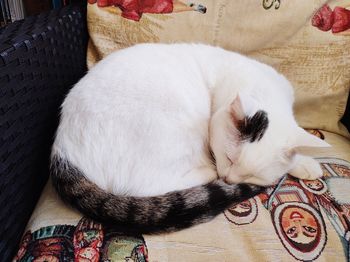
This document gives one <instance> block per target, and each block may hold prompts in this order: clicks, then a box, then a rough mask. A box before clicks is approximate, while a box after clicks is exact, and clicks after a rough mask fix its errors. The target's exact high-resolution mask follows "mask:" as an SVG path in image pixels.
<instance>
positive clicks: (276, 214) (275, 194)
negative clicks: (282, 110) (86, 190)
mask: <svg viewBox="0 0 350 262" xmlns="http://www.w3.org/2000/svg"><path fill="white" fill-rule="evenodd" d="M314 133H316V134H319V136H324V137H325V139H326V141H327V142H329V143H330V144H332V145H333V147H332V148H330V149H327V151H324V152H322V153H318V154H316V155H315V156H317V157H319V161H320V162H321V163H323V164H322V166H323V169H324V175H325V177H324V178H323V179H322V180H317V181H314V182H311V181H306V180H302V181H299V180H297V179H292V178H287V179H286V180H284V181H283V182H281V183H280V185H279V187H278V189H277V190H273V189H272V188H270V189H268V190H267V191H266V193H265V194H261V195H259V196H256V197H255V198H253V199H250V200H249V201H246V202H243V203H242V204H241V205H238V206H234V207H232V208H230V209H229V210H226V211H225V212H224V213H223V214H221V215H219V216H218V217H216V218H215V219H214V220H212V221H210V222H208V223H204V224H201V225H198V226H195V227H192V228H189V229H185V230H182V231H179V232H175V233H170V234H163V235H155V236H148V235H145V236H143V237H142V236H133V237H132V238H130V237H128V236H123V235H120V234H118V233H117V232H112V231H110V230H108V229H107V228H106V227H104V225H101V224H99V223H96V222H93V221H91V220H88V219H86V218H82V216H81V214H79V213H78V212H77V211H74V210H72V209H71V208H69V207H67V206H66V205H64V204H63V203H62V202H61V200H60V199H59V198H58V196H57V195H56V193H55V192H54V191H53V189H52V186H51V184H50V183H49V184H48V185H47V186H46V188H45V190H44V192H43V194H42V196H41V199H40V201H39V202H38V205H37V207H36V209H35V211H34V213H33V215H32V218H31V219H30V221H29V223H28V226H27V230H26V231H27V234H26V237H25V238H24V242H23V243H22V246H21V249H20V250H19V256H18V258H22V259H24V258H26V257H28V256H30V255H32V256H33V257H35V258H38V257H40V256H46V255H47V254H51V255H52V256H57V257H58V256H59V255H62V254H70V255H71V256H73V254H74V256H76V257H77V256H80V257H84V256H89V255H91V256H92V255H93V256H94V258H95V259H97V258H99V259H102V258H103V259H107V258H110V259H111V258H113V259H114V260H112V261H124V260H125V259H126V258H131V257H133V258H135V257H137V256H138V257H139V260H136V259H135V260H134V261H145V260H142V259H146V257H147V256H148V259H149V261H237V260H240V261H295V258H296V259H299V260H304V261H310V260H314V259H315V258H317V261H345V256H346V254H347V252H348V251H349V250H348V248H349V237H350V235H349V234H350V233H349V231H350V228H349V227H350V225H349V224H347V222H346V221H350V195H349V193H348V192H349V191H348V189H349V187H350V141H349V140H348V139H347V138H345V137H342V136H339V135H336V134H332V133H329V132H324V131H321V133H320V132H319V131H318V132H314ZM329 156H332V157H329ZM135 215H137V214H135ZM293 225H294V226H295V229H293ZM293 230H294V231H293ZM298 230H299V231H298ZM302 230H304V231H302ZM288 231H290V232H289V235H287V234H284V233H283V232H288ZM295 231H298V232H299V234H298V235H297V236H295V234H294V235H293V233H294V232H295ZM302 233H306V235H304V234H302ZM288 236H289V237H288ZM64 237H65V238H64ZM62 239H65V240H64V241H63V240H62ZM289 240H291V241H289ZM292 240H294V242H293V241H292ZM53 242H55V243H56V245H55V247H56V249H55V250H56V251H52V250H51V249H50V245H49V244H48V243H53ZM112 242H113V243H116V244H115V245H114V246H113V245H111V243H112ZM57 243H58V244H57ZM39 244H40V245H39ZM57 246H58V247H59V248H58V247H57ZM51 247H52V245H51ZM48 250H49V251H48ZM50 250H51V251H50ZM50 252H51V253H50ZM64 252H66V253H64ZM62 256H63V255H62ZM92 261H94V260H92ZM96 261H97V260H96ZM128 261H129V260H128ZM131 261H133V260H131Z"/></svg>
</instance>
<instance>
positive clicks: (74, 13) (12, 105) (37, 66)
mask: <svg viewBox="0 0 350 262" xmlns="http://www.w3.org/2000/svg"><path fill="white" fill-rule="evenodd" d="M87 38H88V37H87V29H86V9H85V6H68V7H66V8H63V9H61V10H55V11H51V12H48V13H44V14H41V15H39V16H34V17H28V18H26V19H25V20H22V21H19V22H16V23H13V24H10V25H8V26H7V27H5V28H3V29H1V30H0V260H1V261H9V260H11V259H12V257H13V256H14V254H15V252H16V250H17V248H18V243H19V241H20V238H21V236H22V233H23V230H24V228H25V226H26V223H27V221H28V219H29V217H30V215H31V213H32V211H33V208H34V206H35V204H36V202H37V200H38V197H39V195H40V193H41V191H42V188H43V186H44V184H45V183H46V181H47V178H48V158H49V154H50V147H51V144H52V141H53V136H54V132H55V129H56V127H57V123H58V112H59V106H60V104H61V102H62V100H63V98H64V96H65V94H66V93H67V91H68V90H69V88H71V87H72V85H73V84H74V83H76V82H77V81H78V80H79V79H80V78H81V77H82V76H83V75H84V74H85V72H86V47H87Z"/></svg>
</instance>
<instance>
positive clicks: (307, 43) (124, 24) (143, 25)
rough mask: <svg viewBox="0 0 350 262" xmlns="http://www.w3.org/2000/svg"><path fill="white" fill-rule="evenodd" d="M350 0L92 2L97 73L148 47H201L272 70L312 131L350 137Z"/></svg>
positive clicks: (91, 51) (91, 50)
mask: <svg viewBox="0 0 350 262" xmlns="http://www.w3.org/2000/svg"><path fill="white" fill-rule="evenodd" d="M349 21H350V1H339V0H336V1H300V0H288V1H280V0H260V1H256V0H254V1H253V0H236V1H226V0H193V1H187V0H176V1H175V0H147V1H136V0H127V1H126V0H118V1H117V0H110V1H106V0H90V1H89V4H88V29H89V34H90V42H89V46H88V54H87V62H88V65H89V67H91V66H93V65H94V64H95V63H96V62H97V61H99V60H100V59H102V58H103V57H105V56H106V55H108V54H110V53H111V52H113V51H114V50H118V49H122V48H125V47H128V46H132V45H134V44H137V43H144V42H162V43H173V42H196V43H198V42H201V43H207V44H211V45H217V46H221V47H223V48H226V49H228V50H232V51H238V52H241V53H244V54H246V55H248V56H251V57H253V58H255V59H257V60H260V61H262V62H265V63H267V64H269V65H272V66H273V67H274V68H276V69H277V70H278V71H279V72H281V73H283V74H284V75H285V76H286V77H287V78H288V79H289V80H290V81H291V82H292V84H293V86H294V87H295V91H296V103H295V113H296V118H297V120H298V122H299V124H300V125H301V126H303V127H304V128H319V129H323V130H327V131H331V132H334V133H338V134H342V135H344V136H347V137H350V135H349V133H348V131H347V130H346V129H345V127H344V126H343V125H342V124H341V123H340V122H339V120H340V119H341V117H342V116H343V114H344V111H345V106H346V101H347V98H348V94H349V85H350V71H349V68H350V48H347V47H348V46H350V22H349Z"/></svg>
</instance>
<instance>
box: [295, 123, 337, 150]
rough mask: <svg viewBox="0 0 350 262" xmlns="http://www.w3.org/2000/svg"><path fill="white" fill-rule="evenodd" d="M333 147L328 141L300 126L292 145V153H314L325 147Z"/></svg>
mask: <svg viewBox="0 0 350 262" xmlns="http://www.w3.org/2000/svg"><path fill="white" fill-rule="evenodd" d="M328 147H331V145H330V144H328V143H327V142H326V141H324V140H322V139H320V138H318V137H316V136H314V135H312V134H310V133H308V132H306V131H305V130H304V129H302V128H300V127H298V128H297V129H296V139H295V140H294V142H293V145H291V148H290V152H289V153H290V154H301V155H312V154H313V153H315V152H317V151H321V150H322V149H324V148H328Z"/></svg>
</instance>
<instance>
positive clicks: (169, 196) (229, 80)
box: [51, 44, 328, 233]
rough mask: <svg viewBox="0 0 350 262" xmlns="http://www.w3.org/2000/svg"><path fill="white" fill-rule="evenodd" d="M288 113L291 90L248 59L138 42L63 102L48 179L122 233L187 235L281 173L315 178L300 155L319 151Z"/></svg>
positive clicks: (315, 169)
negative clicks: (185, 230)
mask: <svg viewBox="0 0 350 262" xmlns="http://www.w3.org/2000/svg"><path fill="white" fill-rule="evenodd" d="M292 107H293V88H292V86H291V84H290V83H289V82H288V81H287V80H286V79H285V78H284V77H283V76H282V75H280V74H279V73H277V72H276V71H275V70H274V69H273V68H272V67H270V66H267V65H265V64H262V63H260V62H258V61H255V60H253V59H250V58H248V57H245V56H242V55H240V54H237V53H234V52H230V51H226V50H224V49H221V48H219V47H212V46H207V45H200V44H169V45H167V44H140V45H136V46H133V47H130V48H127V49H124V50H121V51H117V52H115V53H112V54H111V55H109V56H108V57H106V58H105V59H103V60H102V61H100V62H99V63H98V64H97V65H95V66H94V67H93V68H92V69H91V70H90V71H89V72H88V74H86V76H84V77H83V78H82V79H81V80H80V81H79V82H78V83H77V84H76V85H75V86H74V87H73V88H72V89H71V90H70V92H69V93H68V95H67V97H66V99H65V100H64V102H63V104H62V110H61V118H60V124H59V127H58V129H57V133H56V138H55V141H54V144H53V148H52V155H51V177H52V182H53V185H54V187H55V188H56V190H57V192H58V193H59V195H60V196H61V197H62V199H63V200H64V201H66V202H67V203H69V204H71V205H72V206H73V207H75V208H77V209H78V210H79V211H81V212H82V213H84V214H85V215H87V216H89V217H92V218H94V219H97V220H98V221H101V222H104V223H108V224H112V225H113V226H115V227H120V229H121V230H123V231H130V232H138V233H160V232H169V231H174V230H179V229H182V228H186V227H189V226H192V225H195V224H198V223H201V222H204V221H208V220H210V219H212V218H213V217H215V216H216V215H218V214H220V213H221V212H222V211H223V210H224V209H226V208H227V207H229V206H230V205H232V204H234V203H237V202H240V201H242V200H245V199H247V198H250V197H252V196H254V195H256V194H258V193H259V192H261V190H262V187H261V186H264V185H270V184H272V183H274V182H275V181H276V180H278V179H279V178H281V177H282V176H283V175H284V174H285V173H287V172H289V173H290V174H291V175H294V176H296V177H300V178H308V179H313V178H317V177H320V176H321V175H322V170H321V168H320V166H319V164H318V163H317V162H316V161H315V160H314V159H312V158H311V157H308V156H304V155H302V149H303V148H308V147H325V146H328V144H326V143H325V142H324V141H322V140H320V139H318V138H316V137H314V136H312V135H310V134H308V133H307V132H305V131H304V130H303V129H301V128H300V127H299V126H298V125H297V123H296V121H295V119H294V116H293V110H292ZM213 157H214V158H215V161H214V160H213ZM218 178H220V179H218Z"/></svg>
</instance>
